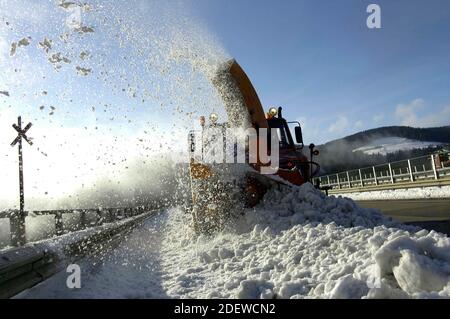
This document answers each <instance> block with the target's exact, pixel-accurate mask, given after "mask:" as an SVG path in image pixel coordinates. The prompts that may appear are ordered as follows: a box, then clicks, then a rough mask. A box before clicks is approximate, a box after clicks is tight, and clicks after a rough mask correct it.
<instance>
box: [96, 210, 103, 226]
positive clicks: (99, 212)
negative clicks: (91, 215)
mask: <svg viewBox="0 0 450 319" xmlns="http://www.w3.org/2000/svg"><path fill="white" fill-rule="evenodd" d="M96 213H97V221H96V223H95V226H101V225H103V217H102V210H101V209H97V211H96Z"/></svg>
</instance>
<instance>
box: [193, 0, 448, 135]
mask: <svg viewBox="0 0 450 319" xmlns="http://www.w3.org/2000/svg"><path fill="white" fill-rule="evenodd" d="M193 3H195V4H194V9H193V12H194V14H195V15H197V16H198V17H199V19H200V20H201V21H202V22H203V23H204V24H205V25H207V27H208V28H209V29H210V30H211V32H212V33H213V34H215V35H216V36H217V37H218V39H219V41H220V42H221V43H222V44H223V46H224V47H225V48H226V50H227V51H228V52H229V53H230V54H231V55H232V56H234V57H236V59H237V60H238V61H239V62H240V64H241V65H242V66H243V67H244V69H245V70H246V71H247V73H248V74H249V76H250V78H251V79H252V81H253V84H254V85H255V87H256V88H257V91H258V93H259V95H260V98H261V100H262V101H263V104H264V105H266V106H267V105H281V106H284V108H285V114H286V117H289V118H299V119H302V122H305V135H306V137H307V138H308V137H310V138H311V139H314V140H317V141H318V142H325V141H327V140H330V139H334V138H339V137H342V136H345V135H347V134H350V133H354V132H356V131H359V130H363V129H370V128H374V127H378V126H383V125H411V126H434V125H437V126H440V125H446V124H450V109H449V107H450V93H449V90H448V87H449V84H450V72H449V71H450V38H449V34H450V33H449V32H450V2H449V1H445V0H433V1H421V0H419V1H411V0H403V1H402V0H397V1H363V0H341V1H331V0H323V1H299V0H296V1H277V2H274V1H267V0H263V1H252V0H243V1H218V0H199V1H193ZM370 3H377V4H379V5H380V7H381V10H382V15H381V16H382V28H381V29H380V30H374V29H372V30H370V29H368V28H367V27H366V19H367V16H368V14H367V13H366V8H367V6H368V5H369V4H370Z"/></svg>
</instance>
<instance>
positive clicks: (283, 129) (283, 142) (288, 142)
mask: <svg viewBox="0 0 450 319" xmlns="http://www.w3.org/2000/svg"><path fill="white" fill-rule="evenodd" d="M268 123H269V128H270V129H271V130H273V129H275V130H276V132H277V135H278V140H279V141H280V147H286V146H292V145H294V141H293V140H292V135H291V132H290V131H289V128H288V126H287V124H286V122H285V121H283V120H280V119H271V120H269V121H268ZM269 136H270V134H269Z"/></svg>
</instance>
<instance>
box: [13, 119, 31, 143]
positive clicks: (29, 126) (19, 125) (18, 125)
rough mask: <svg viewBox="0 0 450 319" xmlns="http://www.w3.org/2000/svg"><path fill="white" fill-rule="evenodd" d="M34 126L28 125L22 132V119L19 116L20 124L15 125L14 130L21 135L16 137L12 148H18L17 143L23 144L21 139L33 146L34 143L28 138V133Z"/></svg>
mask: <svg viewBox="0 0 450 319" xmlns="http://www.w3.org/2000/svg"><path fill="white" fill-rule="evenodd" d="M32 126H33V124H31V123H28V125H27V126H25V128H24V129H23V130H22V118H21V117H20V116H19V120H18V124H13V128H14V129H15V130H16V131H17V133H19V135H18V136H17V137H16V139H15V140H14V141H13V142H12V143H11V146H13V147H14V146H16V145H17V143H19V142H21V139H22V138H23V139H24V140H25V141H27V142H28V144H30V145H33V142H32V141H31V140H30V139H29V138H28V137H27V136H26V133H27V132H28V131H29V129H30V128H31V127H32Z"/></svg>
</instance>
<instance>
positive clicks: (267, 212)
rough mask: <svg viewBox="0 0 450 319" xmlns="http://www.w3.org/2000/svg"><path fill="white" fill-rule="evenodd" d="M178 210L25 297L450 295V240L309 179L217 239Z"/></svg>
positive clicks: (149, 222) (270, 196) (274, 193)
mask: <svg viewBox="0 0 450 319" xmlns="http://www.w3.org/2000/svg"><path fill="white" fill-rule="evenodd" d="M188 221H189V216H187V215H186V214H184V213H183V212H182V211H181V210H179V209H172V210H170V211H167V212H165V213H163V214H161V215H159V216H157V217H155V218H152V219H149V220H147V221H146V222H145V223H144V224H143V225H142V226H141V227H139V228H138V229H136V230H135V231H133V232H132V233H131V234H130V235H129V236H128V237H127V238H126V239H125V240H124V241H123V242H122V244H121V245H120V246H119V247H118V248H116V249H114V250H112V251H110V252H108V253H106V254H104V255H102V256H98V257H95V258H93V257H91V258H86V259H84V260H83V261H82V262H81V263H80V266H81V269H82V288H81V289H79V290H73V291H72V290H69V289H68V288H67V287H66V279H67V275H68V274H66V273H64V272H62V273H60V274H58V275H56V276H54V277H53V278H51V279H49V280H47V281H46V282H44V283H42V284H41V285H39V286H37V287H35V288H33V289H30V290H29V291H26V292H24V293H22V294H21V295H20V296H19V297H21V298H43V297H45V298H396V297H402V298H406V297H414V298H424V297H428V298H440V297H444V298H448V297H449V296H450V239H449V238H447V237H446V236H445V235H442V234H438V233H436V232H428V231H426V230H420V229H418V228H414V227H411V226H404V225H401V224H398V223H396V222H394V221H392V220H390V219H388V218H386V217H384V216H383V215H382V214H381V213H379V212H378V211H376V210H373V209H364V208H360V207H358V206H357V205H356V204H355V203H354V202H353V201H351V200H348V199H343V198H334V197H325V195H323V194H322V193H320V192H317V191H316V190H314V189H313V188H312V186H310V185H304V186H302V187H300V188H297V189H294V190H293V191H292V192H291V193H289V194H284V195H283V194H280V193H279V192H278V191H272V192H270V193H269V194H268V195H267V196H266V198H265V202H264V203H263V204H262V205H261V206H260V207H258V208H257V209H255V210H250V211H247V212H246V214H245V216H243V217H241V218H240V219H238V220H237V221H235V222H234V224H233V225H229V227H228V229H226V230H225V231H224V232H222V233H221V234H218V235H216V236H214V237H212V238H211V237H205V236H200V237H195V236H193V234H192V231H191V229H190V228H189V225H188Z"/></svg>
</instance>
